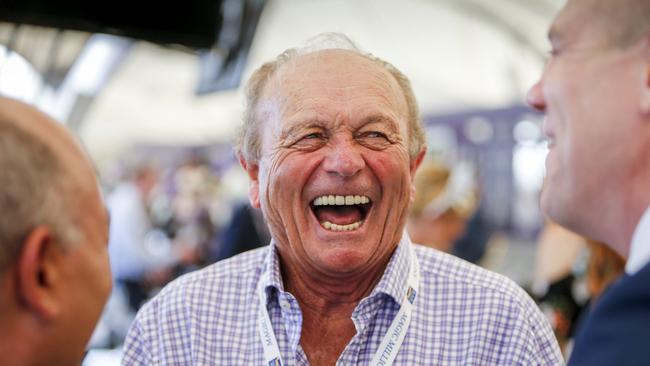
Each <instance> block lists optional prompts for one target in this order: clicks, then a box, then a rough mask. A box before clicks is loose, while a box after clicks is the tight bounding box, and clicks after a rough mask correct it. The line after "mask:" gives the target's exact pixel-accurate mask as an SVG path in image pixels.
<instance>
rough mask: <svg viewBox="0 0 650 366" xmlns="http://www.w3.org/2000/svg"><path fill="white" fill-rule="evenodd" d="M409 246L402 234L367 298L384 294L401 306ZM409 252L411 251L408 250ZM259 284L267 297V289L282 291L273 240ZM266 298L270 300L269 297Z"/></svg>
mask: <svg viewBox="0 0 650 366" xmlns="http://www.w3.org/2000/svg"><path fill="white" fill-rule="evenodd" d="M410 246H411V240H410V239H409V237H408V235H406V233H404V234H403V235H402V238H401V240H400V242H399V243H398V245H397V248H396V249H395V252H393V255H392V256H391V258H390V260H389V261H388V265H387V266H386V270H385V271H384V274H383V275H382V277H381V279H380V280H379V283H377V285H376V286H375V288H374V289H373V290H372V292H371V293H370V296H369V297H373V296H374V295H375V294H386V295H388V296H390V297H392V298H393V300H394V301H395V302H397V303H398V304H400V305H401V303H402V300H403V299H404V294H405V293H406V291H407V286H406V282H407V280H408V274H409V269H410V266H411V263H410V257H409V255H410V252H409V247H410ZM410 250H413V249H412V248H410ZM260 282H261V285H262V288H264V289H265V291H266V292H267V295H270V294H271V292H269V287H271V288H274V289H275V290H277V291H278V292H282V291H284V284H283V283H282V275H281V271H280V258H279V256H278V249H277V246H276V244H275V240H271V244H270V246H269V251H268V254H267V256H266V258H265V259H264V264H263V266H262V273H261V275H260ZM267 298H268V299H270V296H268V297H267Z"/></svg>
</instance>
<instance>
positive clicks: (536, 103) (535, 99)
mask: <svg viewBox="0 0 650 366" xmlns="http://www.w3.org/2000/svg"><path fill="white" fill-rule="evenodd" d="M542 89H543V85H542V79H539V80H538V81H537V82H536V83H535V85H533V86H532V87H531V88H530V90H529V91H528V94H526V103H528V105H530V106H531V107H533V108H535V109H537V110H538V111H540V112H545V111H546V101H545V100H544V92H543V90H542Z"/></svg>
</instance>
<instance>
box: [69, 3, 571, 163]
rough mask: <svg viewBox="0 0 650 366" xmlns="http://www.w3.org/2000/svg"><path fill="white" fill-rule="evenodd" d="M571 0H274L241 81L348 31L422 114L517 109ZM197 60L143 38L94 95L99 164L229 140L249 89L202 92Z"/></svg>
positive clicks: (84, 130)
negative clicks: (166, 147) (394, 70)
mask: <svg viewBox="0 0 650 366" xmlns="http://www.w3.org/2000/svg"><path fill="white" fill-rule="evenodd" d="M562 3H563V0H491V1H489V2H487V1H484V0H354V1H350V0H270V1H268V3H267V4H266V6H265V9H264V12H263V13H262V17H261V19H260V22H259V24H258V27H257V31H256V35H255V38H254V41H253V45H252V47H251V49H250V53H249V55H248V62H247V66H246V69H245V71H244V80H245V79H246V78H247V77H248V75H250V73H251V72H252V70H254V69H255V68H256V67H258V66H259V65H261V63H263V62H264V61H268V60H270V59H272V58H274V57H275V56H276V55H277V54H279V53H280V52H282V51H283V50H285V49H287V48H290V47H297V46H300V45H302V44H304V42H305V41H306V40H308V39H309V38H311V37H313V36H314V35H317V34H319V33H323V32H342V33H344V34H346V35H348V36H349V37H350V38H351V39H352V40H353V41H355V42H356V43H357V44H358V45H359V46H360V48H361V49H362V50H364V51H368V52H371V53H373V54H375V55H377V56H379V57H381V58H383V59H385V60H387V61H389V62H391V63H393V64H394V65H395V66H397V67H398V68H399V69H400V70H402V71H403V72H404V73H405V74H406V75H407V76H408V77H409V78H410V79H411V82H412V84H413V88H414V91H415V94H416V97H417V99H418V101H419V103H420V108H421V111H422V113H423V114H426V115H436V114H442V113H448V112H455V111H460V110H465V109H476V108H500V107H507V106H512V105H516V104H521V103H522V100H523V98H524V95H525V92H526V90H527V88H528V87H529V86H530V85H532V83H533V82H534V81H535V79H536V78H537V77H538V75H539V72H540V71H541V68H542V66H543V62H544V51H545V50H546V49H547V48H548V45H547V41H546V32H547V28H548V26H549V24H550V22H551V19H552V17H553V15H554V14H555V12H556V11H557V10H558V9H559V7H560V6H561V5H562ZM77 42H78V39H77ZM198 75H199V62H198V59H197V57H196V55H194V54H191V53H187V52H181V51H178V50H173V49H169V48H163V47H160V46H156V45H152V44H149V43H145V42H136V43H135V44H134V45H133V46H132V47H131V48H130V50H129V52H128V54H127V55H126V57H125V58H124V59H123V60H122V61H121V63H120V65H119V66H118V67H117V68H116V69H115V72H114V73H113V74H112V76H111V77H110V79H109V80H108V82H107V83H106V85H105V86H104V87H103V89H102V90H101V92H100V93H99V94H98V95H97V96H96V97H95V98H94V99H93V100H92V102H91V103H90V104H89V107H88V109H87V111H86V113H85V116H84V118H83V124H82V126H81V129H80V134H81V136H82V139H83V140H84V141H85V142H86V144H87V145H88V147H89V150H90V152H91V154H92V155H93V156H95V158H97V159H99V160H103V159H108V158H111V157H114V156H115V155H116V154H117V153H119V152H120V151H122V150H123V149H124V148H125V147H128V146H130V145H133V144H136V143H150V144H209V143H212V142H222V141H227V140H228V139H230V138H232V136H233V135H234V134H235V131H236V128H237V126H238V125H239V123H240V121H241V114H242V110H243V98H242V96H241V89H240V90H236V91H225V92H218V93H213V94H209V95H205V96H196V94H195V93H194V91H195V88H196V85H197V81H198Z"/></svg>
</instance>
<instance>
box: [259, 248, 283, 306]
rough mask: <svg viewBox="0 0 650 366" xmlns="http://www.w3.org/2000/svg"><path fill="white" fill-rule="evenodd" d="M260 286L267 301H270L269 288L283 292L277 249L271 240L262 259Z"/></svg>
mask: <svg viewBox="0 0 650 366" xmlns="http://www.w3.org/2000/svg"><path fill="white" fill-rule="evenodd" d="M260 285H261V286H262V288H263V289H264V290H265V291H266V293H267V301H268V299H270V296H268V295H270V293H271V292H269V288H271V289H275V290H277V291H284V284H283V283H282V275H281V272H280V258H279V257H278V248H277V246H276V244H275V240H274V239H271V244H270V245H269V250H268V252H267V255H266V257H265V258H264V263H263V265H262V273H261V275H260ZM271 291H272V290H271Z"/></svg>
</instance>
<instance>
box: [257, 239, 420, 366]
mask: <svg viewBox="0 0 650 366" xmlns="http://www.w3.org/2000/svg"><path fill="white" fill-rule="evenodd" d="M408 248H409V253H410V257H411V268H410V270H409V276H408V282H407V291H406V294H405V295H404V299H403V300H402V306H401V307H400V309H399V312H398V313H397V315H396V316H395V319H393V322H392V323H391V325H390V328H388V331H387V332H386V335H384V339H383V340H382V341H381V344H380V345H379V348H378V349H377V352H376V353H375V356H374V357H373V358H372V361H371V362H370V365H372V366H389V365H392V364H393V361H395V357H396V356H397V353H398V352H399V349H400V347H401V346H402V342H404V337H405V336H406V330H407V329H408V327H409V324H410V323H411V315H412V313H413V302H414V301H415V296H416V295H417V293H418V288H419V283H420V266H419V264H418V260H417V258H416V257H415V254H414V253H413V249H412V248H411V246H410V245H409V246H408ZM262 282H264V281H262V279H260V286H258V294H259V298H260V301H261V304H260V307H259V315H258V327H259V330H260V337H261V338H262V347H263V348H264V365H265V366H267V365H268V366H282V365H284V363H283V362H282V357H281V355H280V347H279V346H278V340H277V339H276V338H275V334H274V333H273V326H272V325H271V318H270V317H269V313H268V311H267V310H266V291H265V290H264V288H263V287H262V285H261V284H262Z"/></svg>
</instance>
